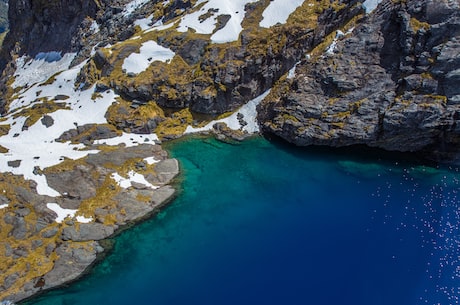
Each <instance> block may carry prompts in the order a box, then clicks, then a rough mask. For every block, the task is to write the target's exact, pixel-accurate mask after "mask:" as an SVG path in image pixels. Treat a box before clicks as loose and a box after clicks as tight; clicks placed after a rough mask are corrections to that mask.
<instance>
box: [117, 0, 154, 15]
mask: <svg viewBox="0 0 460 305" xmlns="http://www.w3.org/2000/svg"><path fill="white" fill-rule="evenodd" d="M149 1H150V0H134V1H131V2H129V3H128V4H126V6H125V9H124V10H123V15H124V16H129V15H131V14H132V13H133V12H134V11H135V10H136V9H137V8H138V7H141V6H142V5H144V4H146V3H147V2H149Z"/></svg>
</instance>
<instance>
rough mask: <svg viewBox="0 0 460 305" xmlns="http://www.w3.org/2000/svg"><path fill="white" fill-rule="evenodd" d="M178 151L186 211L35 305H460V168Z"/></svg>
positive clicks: (168, 213)
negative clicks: (459, 298) (459, 194)
mask: <svg viewBox="0 0 460 305" xmlns="http://www.w3.org/2000/svg"><path fill="white" fill-rule="evenodd" d="M168 149H170V151H171V153H172V155H173V156H174V157H177V158H178V159H179V160H180V162H181V166H182V169H183V175H182V177H181V179H182V181H181V183H180V187H181V191H180V193H179V195H178V197H177V199H176V200H175V201H174V202H173V203H172V204H171V205H169V206H168V207H167V208H165V209H164V210H163V211H162V212H161V213H160V214H158V215H157V216H155V217H153V219H151V220H149V221H146V222H144V223H142V224H140V225H138V226H136V227H134V228H132V229H129V230H127V231H125V232H123V233H122V234H121V235H119V236H118V237H116V238H115V245H114V249H113V251H112V252H111V253H110V254H109V255H108V256H107V257H106V259H105V260H104V261H103V262H102V263H100V264H99V265H97V266H96V267H95V268H94V270H93V271H92V272H91V274H90V275H88V276H86V277H85V278H84V279H82V280H80V281H78V282H76V283H73V284H71V285H70V286H69V287H67V288H62V289H58V290H54V291H51V292H49V293H47V294H44V295H42V296H40V297H38V298H36V299H34V300H32V301H30V303H28V304H47V305H54V304H56V305H57V304H63V305H64V304H65V305H77V304H93V305H94V304H111V305H112V304H160V305H165V304H174V305H176V304H177V305H181V304H200V305H207V304H209V305H211V304H212V305H216V304H240V305H241V304H292V305H298V304H305V305H307V304H311V305H321V304H324V305H326V304H327V305H331V304H350V305H360V304H362V305H374V304H375V305H379V304H382V305H384V304H385V305H387V304H388V305H390V304H391V305H395V304H403V305H413V304H438V303H439V304H458V296H459V295H460V288H459V287H460V263H459V261H458V259H459V256H460V249H459V248H460V247H459V243H460V237H459V217H460V213H459V210H458V205H459V197H458V191H459V178H460V174H459V170H458V168H455V167H453V168H446V169H434V168H431V167H426V166H422V165H420V164H417V163H414V162H408V161H402V160H401V158H402V156H397V158H394V157H393V156H388V155H387V156H385V157H384V156H382V155H379V154H381V152H380V153H379V152H366V153H358V152H356V151H354V152H353V151H348V152H344V151H340V152H338V151H335V152H333V151H332V150H327V149H296V148H293V147H287V146H284V145H282V144H279V143H278V144H277V143H271V142H268V141H266V140H264V139H261V138H254V139H250V140H248V141H245V142H244V143H242V144H238V145H230V144H224V143H221V142H217V141H216V140H213V139H186V140H181V141H179V142H175V143H172V144H169V145H168Z"/></svg>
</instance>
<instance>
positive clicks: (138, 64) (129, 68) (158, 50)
mask: <svg viewBox="0 0 460 305" xmlns="http://www.w3.org/2000/svg"><path fill="white" fill-rule="evenodd" d="M139 52H140V53H132V54H131V55H129V56H128V57H127V58H125V60H124V61H123V65H122V69H124V70H126V73H135V74H139V73H141V72H143V71H145V70H146V69H147V68H148V67H149V66H150V64H151V63H152V62H154V61H156V60H158V61H162V62H168V61H170V60H171V59H172V58H173V57H174V55H176V54H175V53H174V52H173V51H171V50H170V49H168V48H165V47H162V46H160V45H158V44H157V43H156V42H155V41H152V40H150V41H147V42H144V43H143V44H142V46H141V47H140V50H139Z"/></svg>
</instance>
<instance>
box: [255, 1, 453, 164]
mask: <svg viewBox="0 0 460 305" xmlns="http://www.w3.org/2000/svg"><path fill="white" fill-rule="evenodd" d="M459 52H460V10H459V4H458V3H456V2H453V1H429V0H425V1H400V2H395V1H389V0H388V1H384V2H383V3H382V5H381V6H380V7H379V8H378V9H377V10H376V11H375V12H373V13H372V14H371V15H370V16H368V17H367V18H366V19H365V20H363V22H362V23H361V24H360V25H359V26H357V27H356V28H355V29H354V30H353V32H352V33H351V35H346V36H345V37H344V38H342V39H341V40H339V41H338V42H337V46H336V48H335V50H334V51H333V52H331V53H330V54H324V55H321V56H318V57H315V58H312V59H310V60H306V61H304V62H302V63H301V64H299V65H298V66H297V69H296V75H295V77H294V78H293V79H291V80H286V81H284V82H282V83H281V84H279V86H278V89H275V90H274V91H273V94H272V95H271V97H269V98H268V99H266V100H265V102H264V103H263V104H262V105H261V107H260V108H259V110H260V113H259V121H260V123H261V124H262V125H263V130H264V131H265V132H267V133H273V134H276V135H278V136H280V137H282V138H284V139H286V140H287V141H289V142H292V143H295V144H296V145H301V146H303V145H329V146H348V145H354V144H367V145H369V146H376V147H380V148H384V149H387V150H395V151H411V152H414V151H421V152H423V153H424V154H425V155H426V156H428V157H430V158H434V159H436V160H440V161H442V160H452V159H455V158H457V155H458V152H459V150H460V124H459V123H460V87H459V86H458V83H459V80H460V79H459V72H458V71H459V69H460V60H459V59H460V58H459V56H458V54H459Z"/></svg>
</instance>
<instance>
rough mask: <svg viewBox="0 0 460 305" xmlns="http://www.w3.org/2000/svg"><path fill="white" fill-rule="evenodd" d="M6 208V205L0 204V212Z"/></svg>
mask: <svg viewBox="0 0 460 305" xmlns="http://www.w3.org/2000/svg"><path fill="white" fill-rule="evenodd" d="M7 207H8V205H7V204H0V210H1V209H5V208H7Z"/></svg>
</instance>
